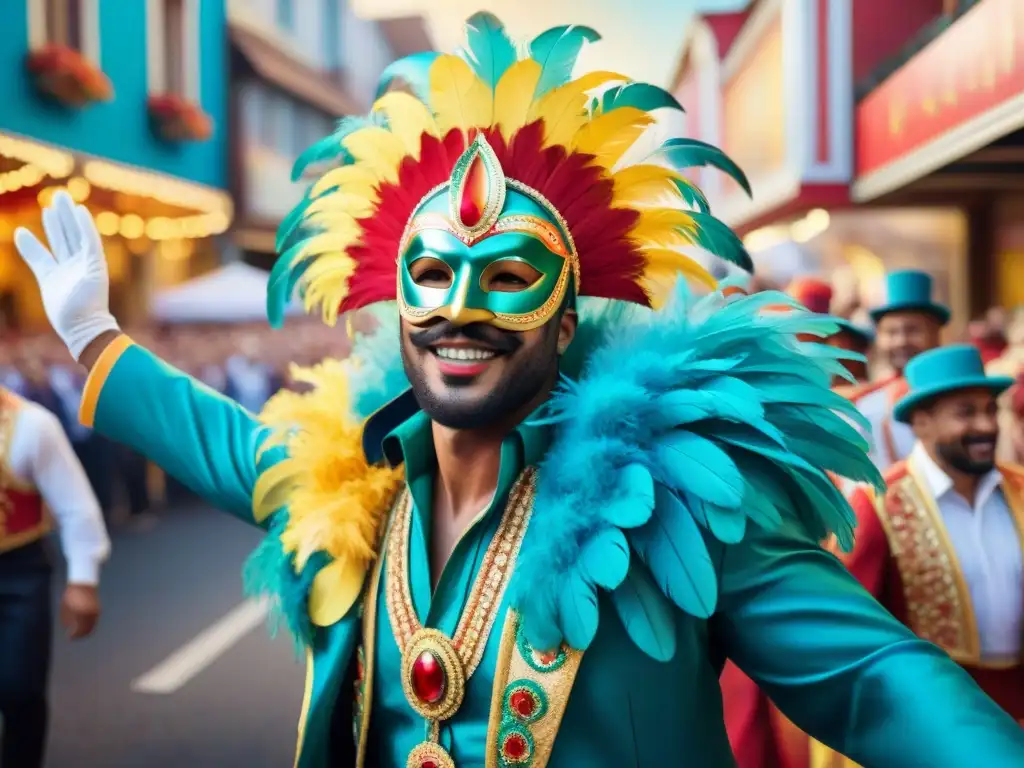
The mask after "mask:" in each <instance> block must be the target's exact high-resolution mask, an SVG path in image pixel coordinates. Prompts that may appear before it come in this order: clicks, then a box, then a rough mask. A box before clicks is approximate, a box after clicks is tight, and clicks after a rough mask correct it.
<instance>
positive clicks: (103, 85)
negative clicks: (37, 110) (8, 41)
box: [26, 43, 114, 106]
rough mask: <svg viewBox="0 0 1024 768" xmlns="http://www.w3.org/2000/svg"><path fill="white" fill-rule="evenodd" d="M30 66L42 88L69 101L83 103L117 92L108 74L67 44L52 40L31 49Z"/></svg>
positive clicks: (99, 99)
mask: <svg viewBox="0 0 1024 768" xmlns="http://www.w3.org/2000/svg"><path fill="white" fill-rule="evenodd" d="M26 67H27V69H28V71H29V72H30V73H31V74H32V75H33V76H34V77H35V81H36V85H37V86H38V87H39V88H40V89H41V90H43V91H44V92H46V93H48V94H49V95H51V96H54V97H55V98H57V99H59V100H60V101H63V102H64V103H66V104H71V105H73V106H81V105H83V104H87V103H89V102H91V101H107V100H109V99H110V98H111V97H112V96H113V95H114V91H113V88H112V87H111V85H110V80H109V79H108V78H107V76H106V75H105V74H103V72H102V71H101V70H100V69H99V68H98V67H96V66H95V65H94V64H93V63H92V62H91V61H89V60H88V59H87V58H85V57H84V56H83V55H82V54H81V53H79V52H78V51H76V50H75V49H74V48H69V47H68V46H66V45H56V44H52V43H51V44H49V45H45V46H43V47H42V48H38V49H36V50H34V51H32V52H30V53H29V55H28V58H27V60H26Z"/></svg>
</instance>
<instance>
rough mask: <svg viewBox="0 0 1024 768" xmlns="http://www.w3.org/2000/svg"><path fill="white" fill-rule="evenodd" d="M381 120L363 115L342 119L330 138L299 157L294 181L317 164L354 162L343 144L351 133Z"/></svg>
mask: <svg viewBox="0 0 1024 768" xmlns="http://www.w3.org/2000/svg"><path fill="white" fill-rule="evenodd" d="M381 120H383V118H382V117H380V118H376V117H373V116H371V117H364V116H362V115H352V116H349V117H343V118H341V120H339V121H338V125H337V126H336V127H335V129H334V131H333V132H332V133H331V135H330V136H326V137H325V138H322V139H320V141H318V142H316V143H315V144H313V146H311V147H309V149H307V150H306V151H305V152H303V153H302V154H301V155H299V157H298V159H297V160H296V161H295V164H294V165H293V166H292V181H298V180H299V179H300V178H301V177H302V174H303V173H305V172H306V169H307V168H308V167H309V166H311V165H313V164H315V163H323V162H326V161H328V160H330V161H335V162H339V164H340V165H347V164H348V163H350V162H352V156H351V155H349V153H348V152H347V151H346V149H345V148H344V147H343V146H342V142H343V141H344V140H345V138H346V137H347V136H348V135H349V134H350V133H355V132H356V131H358V130H359V129H361V128H366V127H367V126H370V125H378V124H379V123H380V121H381Z"/></svg>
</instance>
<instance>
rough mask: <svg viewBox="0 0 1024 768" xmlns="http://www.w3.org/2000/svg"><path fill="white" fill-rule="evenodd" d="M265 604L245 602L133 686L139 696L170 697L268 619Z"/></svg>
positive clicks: (253, 601)
mask: <svg viewBox="0 0 1024 768" xmlns="http://www.w3.org/2000/svg"><path fill="white" fill-rule="evenodd" d="M267 610H268V603H267V601H266V600H262V599H261V600H246V601H245V602H244V603H242V604H241V605H239V606H238V607H237V608H235V609H234V610H232V611H231V612H230V613H228V614H227V615H226V616H224V617H223V618H221V619H220V620H219V621H217V622H216V623H215V624H212V625H211V626H209V627H207V628H206V629H204V630H203V631H202V632H200V633H199V634H198V635H196V636H195V637H194V638H193V639H192V640H190V641H189V642H188V643H186V644H185V645H183V646H182V647H181V648H179V649H178V650H177V651H175V652H174V653H172V654H171V655H170V656H168V657H167V658H166V659H164V660H163V661H162V662H160V663H159V664H157V665H156V666H155V667H153V669H151V670H150V671H149V672H147V673H146V674H144V675H142V677H139V678H137V679H135V680H134V681H133V682H132V690H133V691H135V692H136V693H150V694H157V695H161V694H169V693H174V692H175V691H177V690H179V689H180V688H181V687H182V686H184V685H185V684H186V683H187V682H188V681H189V680H191V679H192V678H194V677H195V676H196V675H198V674H199V673H200V672H202V671H203V670H204V669H206V668H207V667H208V666H210V665H211V664H213V662H215V661H216V660H217V659H218V658H220V657H221V656H223V655H224V654H225V653H226V652H227V651H228V650H230V648H231V646H233V645H235V644H236V643H237V642H238V641H239V640H241V639H242V638H243V637H245V636H246V635H247V634H249V633H250V632H251V631H252V630H253V629H255V628H256V627H257V626H259V625H260V624H261V623H262V622H264V621H265V620H266V618H267Z"/></svg>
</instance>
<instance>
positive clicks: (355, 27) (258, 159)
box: [228, 0, 431, 268]
mask: <svg viewBox="0 0 1024 768" xmlns="http://www.w3.org/2000/svg"><path fill="white" fill-rule="evenodd" d="M228 13H229V35H230V40H231V83H232V85H231V89H230V90H231V94H230V100H229V103H230V107H229V110H230V114H231V115H232V116H233V119H232V126H233V127H232V134H231V145H232V155H231V157H232V163H231V168H232V174H231V175H232V189H233V191H234V193H235V199H236V202H237V213H238V219H237V227H236V229H235V231H234V237H233V242H234V246H235V249H236V252H237V254H239V255H240V256H241V257H242V258H244V259H245V260H246V261H247V262H249V263H251V264H254V265H257V266H261V267H264V268H269V267H270V265H271V264H272V263H273V260H274V258H275V253H274V239H275V232H276V229H277V225H278V224H279V223H280V222H281V219H283V218H284V216H285V215H286V214H287V213H288V211H290V210H291V208H292V207H293V206H294V205H295V204H296V203H297V202H298V201H299V200H300V199H301V196H302V193H303V190H304V182H303V180H299V181H298V182H292V179H291V170H292V165H293V164H294V162H295V159H296V158H297V157H298V156H299V154H301V153H302V151H304V150H305V149H307V148H308V147H309V146H310V145H312V144H313V143H315V142H316V141H318V140H319V139H322V138H324V137H325V136H327V135H329V134H330V132H331V131H332V130H333V128H334V124H335V122H336V121H337V120H338V119H339V118H342V117H345V116H346V115H356V114H364V113H365V112H366V111H367V109H368V108H369V106H370V103H371V101H372V99H373V94H374V90H375V88H376V84H377V79H378V77H379V75H380V73H381V71H382V70H383V69H384V67H385V66H387V64H389V63H390V62H391V61H392V60H394V59H395V58H398V57H401V56H404V55H407V54H409V53H414V52H416V51H421V50H429V49H430V47H431V43H430V40H429V38H428V37H427V34H426V31H425V26H424V23H423V21H422V20H421V19H417V18H403V19H394V20H388V21H368V20H363V19H360V18H358V17H357V16H356V15H355V14H354V13H353V12H352V10H351V7H350V5H349V3H348V2H346V0H302V2H298V0H231V2H229V4H228Z"/></svg>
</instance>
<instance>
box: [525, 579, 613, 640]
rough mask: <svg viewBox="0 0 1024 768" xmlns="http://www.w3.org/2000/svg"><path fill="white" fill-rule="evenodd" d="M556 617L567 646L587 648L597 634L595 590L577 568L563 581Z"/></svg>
mask: <svg viewBox="0 0 1024 768" xmlns="http://www.w3.org/2000/svg"><path fill="white" fill-rule="evenodd" d="M558 616H559V618H560V619H561V625H562V632H563V633H564V635H565V641H566V642H567V643H568V644H569V646H570V647H572V648H587V647H588V646H589V645H590V643H591V641H592V640H593V639H594V635H595V634H597V620H598V611H597V590H596V589H594V587H593V586H591V585H590V584H588V583H587V581H586V578H585V576H584V574H583V573H582V571H581V570H580V569H579V568H577V569H576V570H574V571H573V572H572V573H571V574H569V575H568V577H567V578H566V579H565V582H564V584H563V589H562V591H561V594H559V596H558ZM527 639H530V638H529V636H527ZM530 642H531V643H532V642H533V641H532V640H530ZM540 647H543V646H540ZM549 647H550V646H549Z"/></svg>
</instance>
